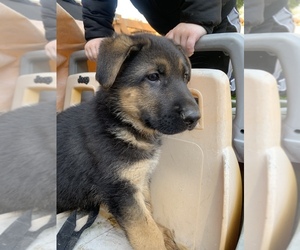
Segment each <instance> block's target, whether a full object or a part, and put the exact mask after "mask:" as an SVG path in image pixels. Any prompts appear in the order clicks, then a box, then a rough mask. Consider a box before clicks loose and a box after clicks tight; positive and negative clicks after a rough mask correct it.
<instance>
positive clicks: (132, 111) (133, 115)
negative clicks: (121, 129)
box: [120, 87, 155, 136]
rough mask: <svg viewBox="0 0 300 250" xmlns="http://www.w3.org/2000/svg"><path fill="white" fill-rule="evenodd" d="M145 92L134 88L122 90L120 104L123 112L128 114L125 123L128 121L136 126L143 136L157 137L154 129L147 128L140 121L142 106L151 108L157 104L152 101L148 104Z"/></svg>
mask: <svg viewBox="0 0 300 250" xmlns="http://www.w3.org/2000/svg"><path fill="white" fill-rule="evenodd" d="M145 91H146V90H143V91H140V90H139V89H137V88H135V87H132V88H126V89H124V90H121V91H120V92H121V93H120V102H121V107H122V109H123V110H122V111H123V112H124V113H126V118H125V117H124V118H123V120H124V121H126V120H127V121H128V122H130V123H131V124H133V125H134V127H135V128H136V129H137V130H138V131H140V132H141V133H142V134H145V135H149V136H153V135H155V134H154V133H155V131H153V130H152V129H149V128H146V127H145V125H144V124H143V123H142V122H141V121H140V109H139V106H140V105H144V106H147V105H148V106H150V107H151V105H153V104H155V103H151V102H150V101H148V102H146V101H145V98H143V96H144V95H145Z"/></svg>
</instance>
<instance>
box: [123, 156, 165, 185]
mask: <svg viewBox="0 0 300 250" xmlns="http://www.w3.org/2000/svg"><path fill="white" fill-rule="evenodd" d="M159 154H160V150H157V151H156V152H155V154H154V155H153V157H152V158H151V159H146V160H140V161H138V162H135V163H133V164H131V165H129V166H127V167H126V168H124V169H122V170H120V171H119V173H118V174H119V177H120V178H121V179H123V180H126V181H129V182H130V183H131V184H133V185H134V186H135V187H137V188H141V189H143V188H144V186H145V185H147V184H148V181H149V178H150V176H151V174H152V172H153V171H154V170H155V168H156V166H157V164H158V161H159Z"/></svg>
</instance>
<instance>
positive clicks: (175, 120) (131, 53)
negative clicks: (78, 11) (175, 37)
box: [57, 34, 200, 250]
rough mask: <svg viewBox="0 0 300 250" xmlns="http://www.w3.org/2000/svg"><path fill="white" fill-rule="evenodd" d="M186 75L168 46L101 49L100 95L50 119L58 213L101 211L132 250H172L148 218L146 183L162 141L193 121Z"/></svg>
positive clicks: (179, 56) (111, 42)
mask: <svg viewBox="0 0 300 250" xmlns="http://www.w3.org/2000/svg"><path fill="white" fill-rule="evenodd" d="M190 75H191V68H190V63H189V59H188V58H187V57H186V55H185V54H184V53H183V50H182V49H181V48H180V47H178V46H176V45H175V44H174V43H173V42H172V41H171V40H168V39H167V38H164V37H158V36H153V35H148V34H141V35H134V36H127V35H119V36H116V37H115V38H107V39H105V40H104V41H103V42H102V44H101V47H100V53H99V59H98V64H97V72H96V79H97V81H98V82H99V83H100V86H101V87H100V90H99V91H98V92H97V93H96V95H95V97H94V98H93V99H92V100H91V101H89V102H87V103H83V104H80V105H78V106H75V107H71V108H69V109H67V110H66V111H64V112H62V113H60V114H59V115H58V117H57V136H58V137H57V188H58V193H57V206H58V212H62V211H65V210H73V209H78V208H80V209H83V210H88V211H89V210H92V209H94V208H95V207H97V206H99V204H101V205H104V206H105V207H107V208H108V210H109V212H110V213H112V215H113V216H114V217H115V219H116V220H117V222H118V223H119V225H120V226H121V228H122V229H123V230H124V231H125V234H126V236H127V238H128V240H129V242H130V244H131V245H132V247H133V249H135V250H162V249H164V250H165V249H179V247H178V246H177V245H176V243H175V242H174V241H173V240H172V236H171V234H170V233H169V232H168V231H167V230H165V229H164V228H162V227H159V226H158V225H157V224H156V223H155V221H154V220H153V218H152V215H151V205H150V194H149V180H150V176H151V173H152V172H153V170H154V169H155V166H156V165H157V162H158V159H159V152H160V145H161V136H162V134H169V135H170V134H175V133H180V132H183V131H185V130H192V129H193V128H194V127H195V126H196V123H197V121H198V120H199V118H200V113H199V108H198V105H197V103H196V101H195V99H194V98H193V96H192V95H191V93H190V91H189V90H188V88H187V83H188V81H189V79H190ZM162 192H163V190H162Z"/></svg>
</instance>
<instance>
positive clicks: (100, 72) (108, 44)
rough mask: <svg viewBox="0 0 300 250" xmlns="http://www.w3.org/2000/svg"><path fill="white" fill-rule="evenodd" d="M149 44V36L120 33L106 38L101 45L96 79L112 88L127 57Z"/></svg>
mask: <svg viewBox="0 0 300 250" xmlns="http://www.w3.org/2000/svg"><path fill="white" fill-rule="evenodd" d="M149 45H150V40H149V38H146V37H143V36H127V35H118V36H116V37H114V38H106V39H105V40H103V42H102V43H101V45H100V51H99V56H98V62H97V72H96V80H97V81H98V82H99V83H100V84H101V86H102V87H103V88H106V89H108V88H110V87H111V86H112V84H113V83H114V81H115V80H116V77H117V75H118V73H119V71H120V69H121V66H122V64H123V63H124V61H125V60H126V58H127V57H129V55H130V54H131V53H132V52H138V51H140V50H141V49H142V48H143V47H145V46H149Z"/></svg>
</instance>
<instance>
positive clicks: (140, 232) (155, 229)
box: [120, 154, 185, 250]
mask: <svg viewBox="0 0 300 250" xmlns="http://www.w3.org/2000/svg"><path fill="white" fill-rule="evenodd" d="M157 161H158V154H157V156H156V157H154V159H153V160H151V161H149V160H148V161H141V162H139V163H137V164H134V165H133V166H131V167H130V168H129V169H127V170H125V171H124V170H123V171H122V172H120V177H121V178H122V179H125V180H128V181H130V183H131V184H132V185H134V186H135V187H136V188H137V190H138V191H137V193H136V194H135V197H134V198H135V201H136V203H135V205H133V206H132V207H131V209H130V210H129V211H127V218H128V223H126V225H125V231H126V232H127V237H128V239H129V241H130V243H131V245H132V247H133V248H134V249H135V250H154V249H155V250H156V249H157V250H184V249H185V248H184V247H181V246H180V247H179V246H178V245H177V244H176V243H175V241H174V235H173V234H172V233H171V231H170V230H168V229H167V228H165V227H163V226H161V225H158V224H156V222H155V221H154V219H153V218H152V215H151V214H152V208H151V202H150V190H149V176H150V174H151V172H152V171H153V170H154V168H155V166H156V164H157Z"/></svg>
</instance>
